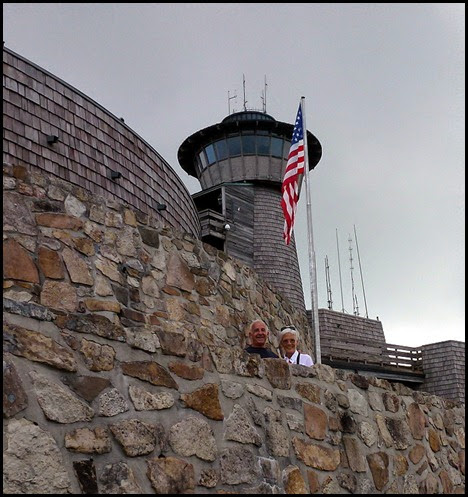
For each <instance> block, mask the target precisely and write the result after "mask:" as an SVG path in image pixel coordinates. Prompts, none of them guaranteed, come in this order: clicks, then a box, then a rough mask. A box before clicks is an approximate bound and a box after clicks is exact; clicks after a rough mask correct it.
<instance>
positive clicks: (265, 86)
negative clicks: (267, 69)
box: [262, 75, 267, 114]
mask: <svg viewBox="0 0 468 497" xmlns="http://www.w3.org/2000/svg"><path fill="white" fill-rule="evenodd" d="M266 94H267V82H266V75H265V85H264V89H263V96H262V103H263V112H264V113H265V114H266Z"/></svg>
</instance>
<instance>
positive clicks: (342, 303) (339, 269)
mask: <svg viewBox="0 0 468 497" xmlns="http://www.w3.org/2000/svg"><path fill="white" fill-rule="evenodd" d="M335 229H336V250H337V251H338V271H339V272H340V290H341V312H344V311H345V310H344V300H343V283H342V282H341V263H340V248H339V246H338V228H335Z"/></svg>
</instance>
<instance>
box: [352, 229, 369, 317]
mask: <svg viewBox="0 0 468 497" xmlns="http://www.w3.org/2000/svg"><path fill="white" fill-rule="evenodd" d="M353 226H354V239H355V240H356V250H357V256H358V261H359V272H360V273H361V285H362V294H363V295H364V306H365V307H366V318H368V317H369V313H368V312H367V301H366V292H365V291H364V279H363V277H362V268H361V257H360V256H359V245H358V242H357V234H356V225H355V224H354V225H353Z"/></svg>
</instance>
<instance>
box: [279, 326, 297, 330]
mask: <svg viewBox="0 0 468 497" xmlns="http://www.w3.org/2000/svg"><path fill="white" fill-rule="evenodd" d="M284 330H294V331H297V330H296V327H295V326H293V325H290V326H283V327H282V328H281V331H284Z"/></svg>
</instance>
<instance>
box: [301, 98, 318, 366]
mask: <svg viewBox="0 0 468 497" xmlns="http://www.w3.org/2000/svg"><path fill="white" fill-rule="evenodd" d="M301 108H302V127H303V133H304V154H305V155H304V180H305V185H304V186H305V187H306V194H307V235H308V241H309V273H310V295H311V304H312V323H313V326H314V342H315V362H316V364H321V363H322V353H321V350H320V332H319V317H318V298H317V271H316V264H315V250H314V233H313V230H312V204H311V201H310V177H309V156H308V148H307V126H306V118H305V97H301Z"/></svg>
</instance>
